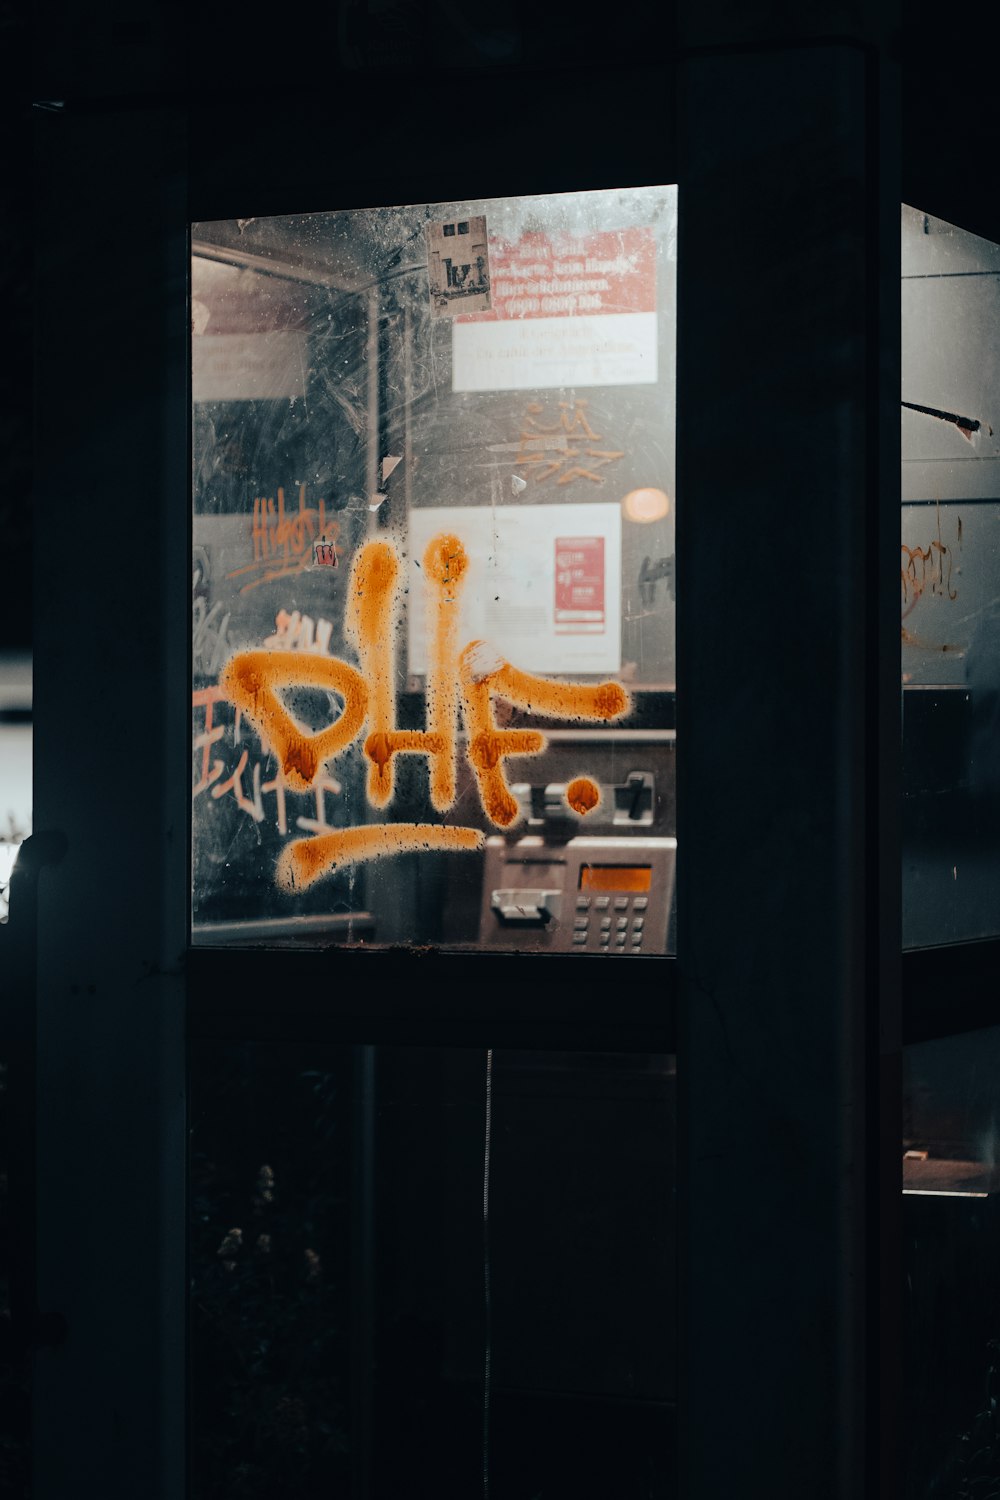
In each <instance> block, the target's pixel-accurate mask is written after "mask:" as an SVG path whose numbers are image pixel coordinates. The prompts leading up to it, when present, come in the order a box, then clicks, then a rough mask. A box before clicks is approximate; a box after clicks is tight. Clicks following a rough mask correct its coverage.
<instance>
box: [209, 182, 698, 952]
mask: <svg viewBox="0 0 1000 1500" xmlns="http://www.w3.org/2000/svg"><path fill="white" fill-rule="evenodd" d="M675 263H676V192H675V190H674V189H673V188H669V187H661V188H642V189H630V190H621V191H619V190H614V191H603V192H591V193H575V194H564V195H554V196H548V197H532V198H509V199H497V200H488V201H485V202H478V203H464V204H427V205H417V206H407V207H395V208H385V209H377V210H369V211H363V212H348V213H329V214H325V213H324V214H312V215H306V216H294V217H287V218H278V219H249V220H238V221H235V222H219V223H210V224H206V223H203V224H196V225H194V226H193V260H192V394H193V401H194V408H193V430H194V442H193V463H194V472H193V493H194V554H193V559H192V572H193V588H194V594H193V695H192V707H193V750H194V757H193V820H194V823H193V849H194V867H193V918H194V937H195V940H196V941H202V942H219V941H232V940H235V941H241V940H242V941H261V940H264V941H276V942H282V941H298V942H302V941H305V942H329V941H341V942H346V943H351V944H357V945H361V944H364V945H385V944H398V943H401V942H403V943H410V942H413V943H428V942H432V943H437V944H441V945H445V946H449V947H456V948H461V947H473V948H487V949H490V948H493V949H497V948H501V949H502V948H509V949H525V948H529V949H534V950H539V951H552V952H573V951H576V952H580V951H587V952H607V953H619V954H620V953H622V952H628V953H629V954H633V955H634V954H658V953H659V954H662V953H664V952H665V951H666V950H667V948H668V944H669V925H670V913H671V906H672V898H673V869H674V849H675V843H674V831H675V830H674V760H673V748H674V744H673V707H672V705H673V693H674V606H673V585H674V542H673V536H674V502H673V497H674V328H675ZM639 863H641V864H642V865H643V866H644V867H646V868H648V870H649V871H650V883H649V886H648V888H647V889H646V891H645V893H644V896H645V899H644V902H643V906H642V908H641V910H640V909H639V908H638V906H637V904H636V903H635V902H629V903H626V905H627V910H626V909H625V908H622V912H620V913H619V915H622V914H624V915H625V916H627V918H628V922H627V924H626V928H625V929H624V930H625V932H626V934H627V936H626V940H625V941H623V942H619V941H618V939H617V936H616V934H617V932H618V931H619V929H618V928H617V927H611V926H608V925H605V924H604V922H603V920H602V914H603V910H604V908H603V905H600V906H598V905H593V906H589V905H587V904H586V903H585V901H584V900H583V898H582V897H580V896H579V895H578V892H579V890H580V884H579V871H580V868H581V866H582V865H584V864H586V865H587V866H588V867H589V866H592V865H597V864H600V865H608V866H613V865H619V866H621V867H623V869H624V870H625V871H626V872H627V871H628V870H629V869H630V868H632V867H634V866H636V865H637V864H639ZM623 878H624V877H623ZM619 889H620V891H621V893H623V894H624V893H626V892H627V891H628V890H629V887H628V886H627V885H624V886H621V887H620V888H619ZM618 904H619V903H618V902H615V906H617V905H618ZM581 935H582V936H581Z"/></svg>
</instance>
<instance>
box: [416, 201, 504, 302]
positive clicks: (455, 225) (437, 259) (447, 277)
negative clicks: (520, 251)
mask: <svg viewBox="0 0 1000 1500" xmlns="http://www.w3.org/2000/svg"><path fill="white" fill-rule="evenodd" d="M426 234H427V274H428V278H429V281H430V292H431V312H432V313H433V315H434V317H435V318H453V317H455V316H456V315H457V314H458V313H474V312H489V310H490V308H491V307H492V305H493V303H492V301H491V298H490V258H489V249H488V245H487V239H486V218H485V215H483V214H480V215H479V216H478V217H475V218H471V219H452V220H450V221H448V222H447V223H443V224H428V225H427V229H426Z"/></svg>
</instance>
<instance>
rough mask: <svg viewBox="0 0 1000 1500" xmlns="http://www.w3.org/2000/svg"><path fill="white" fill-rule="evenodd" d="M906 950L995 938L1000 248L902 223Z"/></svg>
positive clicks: (999, 767)
mask: <svg viewBox="0 0 1000 1500" xmlns="http://www.w3.org/2000/svg"><path fill="white" fill-rule="evenodd" d="M902 265H903V283H902V341H903V342H902V368H903V389H902V448H903V466H902V467H903V473H902V498H903V510H902V537H901V543H902V547H901V561H900V587H901V610H902V683H903V781H904V821H903V837H904V864H903V933H904V943H905V945H906V946H907V947H921V946H925V945H929V944H934V943H942V942H954V941H958V940H962V939H968V938H977V937H985V936H991V935H994V934H996V933H1000V733H998V731H1000V406H998V398H997V392H998V376H1000V246H997V245H994V244H991V243H990V242H989V241H987V240H983V239H980V238H978V237H977V236H976V235H972V234H968V233H966V232H965V231H964V230H961V229H958V228H956V227H955V226H954V225H952V224H947V223H944V222H943V221H942V220H940V219H935V218H932V217H931V216H930V215H928V214H924V213H921V212H919V211H917V210H916V209H912V208H904V209H903V214H902Z"/></svg>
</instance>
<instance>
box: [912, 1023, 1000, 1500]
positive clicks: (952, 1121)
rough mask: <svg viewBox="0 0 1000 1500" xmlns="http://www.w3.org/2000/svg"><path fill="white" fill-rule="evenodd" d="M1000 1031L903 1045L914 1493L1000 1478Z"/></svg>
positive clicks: (970, 1491) (964, 1488)
mask: <svg viewBox="0 0 1000 1500" xmlns="http://www.w3.org/2000/svg"><path fill="white" fill-rule="evenodd" d="M998 1077H1000V1028H997V1027H991V1028H988V1029H986V1030H983V1031H975V1032H967V1033H965V1034H963V1035H960V1036H953V1037H945V1038H940V1039H938V1040H934V1041H929V1042H922V1043H920V1044H919V1045H915V1046H911V1047H907V1048H906V1049H905V1051H904V1121H903V1151H904V1155H903V1192H904V1199H903V1253H904V1280H903V1286H904V1289H905V1290H904V1298H905V1301H904V1307H905V1324H904V1335H905V1338H904V1359H903V1379H904V1391H903V1394H904V1400H903V1411H904V1413H905V1426H904V1438H905V1485H904V1494H905V1496H906V1500H930V1497H932V1496H940V1497H944V1496H949V1497H950V1496H956V1497H957V1496H961V1495H970V1496H971V1495H980V1494H981V1495H993V1494H996V1493H997V1488H998V1486H1000V1438H998V1432H997V1419H996V1403H997V1400H998V1399H1000V1282H998V1278H997V1272H996V1267H997V1259H998V1254H1000V1218H998V1212H997V1210H998V1206H1000V1196H998V1193H997V1188H998V1186H1000V1173H998V1166H1000V1159H998V1153H997V1119H998V1109H1000V1094H998V1090H997V1079H998Z"/></svg>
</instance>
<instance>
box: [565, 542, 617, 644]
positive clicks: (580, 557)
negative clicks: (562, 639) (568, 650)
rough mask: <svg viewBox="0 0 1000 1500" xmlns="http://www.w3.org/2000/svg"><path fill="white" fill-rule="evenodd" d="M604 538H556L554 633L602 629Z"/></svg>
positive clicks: (594, 633) (597, 631)
mask: <svg viewBox="0 0 1000 1500" xmlns="http://www.w3.org/2000/svg"><path fill="white" fill-rule="evenodd" d="M604 577H605V574H604V538H603V537H602V536H560V537H556V571H555V580H556V603H555V628H556V632H557V634H560V635H563V634H569V633H574V634H583V635H597V634H599V633H600V632H602V631H603V630H604V626H605V622H606V616H605V606H604Z"/></svg>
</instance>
